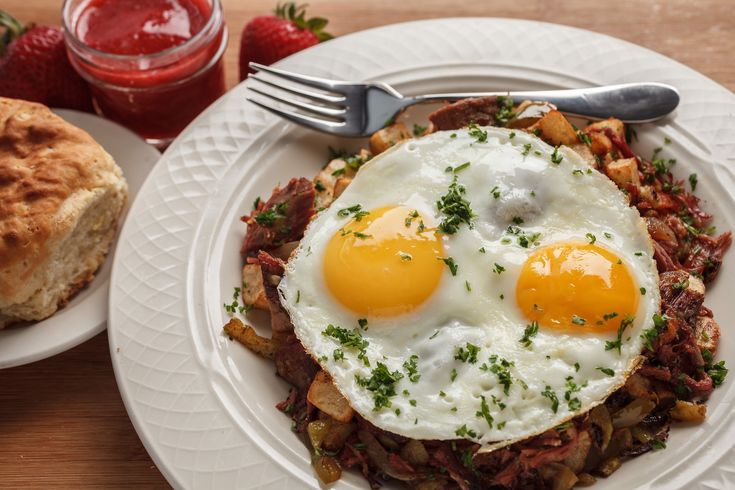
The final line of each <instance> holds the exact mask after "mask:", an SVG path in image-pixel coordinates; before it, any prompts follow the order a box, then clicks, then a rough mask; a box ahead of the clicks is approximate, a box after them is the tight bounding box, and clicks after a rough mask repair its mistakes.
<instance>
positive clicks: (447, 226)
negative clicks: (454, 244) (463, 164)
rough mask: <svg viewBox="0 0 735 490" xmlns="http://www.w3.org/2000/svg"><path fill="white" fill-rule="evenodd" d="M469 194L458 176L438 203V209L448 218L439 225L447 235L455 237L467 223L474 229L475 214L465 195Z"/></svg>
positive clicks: (441, 230)
mask: <svg viewBox="0 0 735 490" xmlns="http://www.w3.org/2000/svg"><path fill="white" fill-rule="evenodd" d="M466 192H467V190H466V189H465V187H464V186H463V185H461V184H459V183H458V182H457V176H456V175H455V176H454V179H453V180H452V183H451V184H449V190H448V191H447V193H446V194H445V195H443V196H442V197H441V199H440V200H439V201H437V203H436V207H437V208H438V209H439V211H441V213H442V214H443V215H444V216H446V218H444V220H443V221H442V222H441V223H439V231H440V232H442V233H445V234H447V235H453V234H455V233H457V231H458V230H459V225H461V224H462V223H466V224H467V226H469V227H470V228H472V219H473V218H474V217H475V213H474V212H473V211H472V208H471V207H470V202H469V201H468V200H466V199H465V198H464V197H462V196H464V194H465V193H466Z"/></svg>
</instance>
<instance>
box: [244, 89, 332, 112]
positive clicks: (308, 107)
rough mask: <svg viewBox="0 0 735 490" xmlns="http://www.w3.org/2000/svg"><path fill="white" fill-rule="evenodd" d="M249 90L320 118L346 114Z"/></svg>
mask: <svg viewBox="0 0 735 490" xmlns="http://www.w3.org/2000/svg"><path fill="white" fill-rule="evenodd" d="M248 90H250V91H251V92H255V93H256V94H258V95H260V96H263V97H266V98H268V99H272V100H275V101H276V102H281V103H283V104H288V105H290V106H293V107H297V108H299V109H303V110H305V111H309V112H313V113H315V114H318V115H320V116H328V117H334V118H337V117H339V116H341V115H343V114H344V113H345V110H344V109H332V108H330V107H326V106H322V105H315V104H308V103H306V102H300V101H298V100H289V99H284V98H282V97H278V96H276V95H273V94H269V93H266V92H263V91H262V90H258V89H257V88H255V87H248Z"/></svg>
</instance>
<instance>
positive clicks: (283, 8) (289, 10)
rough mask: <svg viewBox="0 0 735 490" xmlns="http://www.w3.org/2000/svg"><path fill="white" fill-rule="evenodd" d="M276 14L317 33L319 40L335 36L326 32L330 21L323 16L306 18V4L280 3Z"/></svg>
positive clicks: (299, 26)
mask: <svg viewBox="0 0 735 490" xmlns="http://www.w3.org/2000/svg"><path fill="white" fill-rule="evenodd" d="M275 14H276V15H277V16H278V17H280V18H282V19H285V20H288V21H291V22H293V23H294V25H295V26H296V27H298V28H299V29H306V30H308V31H311V32H313V33H314V35H316V37H317V39H319V41H320V42H321V41H327V40H329V39H332V38H333V37H334V36H332V35H331V34H329V33H327V32H324V31H323V29H324V28H325V27H326V26H327V23H328V22H329V21H328V20H327V19H325V18H323V17H314V18H312V19H307V18H306V4H304V5H296V4H295V3H293V2H287V3H284V4H280V3H279V4H278V6H276V10H275Z"/></svg>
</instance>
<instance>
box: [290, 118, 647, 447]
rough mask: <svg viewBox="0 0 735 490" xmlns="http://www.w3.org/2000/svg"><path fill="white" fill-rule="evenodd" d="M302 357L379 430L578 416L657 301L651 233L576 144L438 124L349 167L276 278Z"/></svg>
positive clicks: (616, 368) (524, 431)
mask: <svg viewBox="0 0 735 490" xmlns="http://www.w3.org/2000/svg"><path fill="white" fill-rule="evenodd" d="M279 292H280V295H281V299H282V303H283V304H284V306H285V308H286V309H287V310H288V312H289V314H290V316H291V319H292V321H293V324H294V328H295V332H296V335H297V336H298V338H299V339H300V341H301V342H302V344H303V345H304V347H305V348H306V350H307V351H308V352H309V353H310V354H311V355H312V356H313V357H314V358H315V359H316V360H317V361H318V362H319V364H320V365H321V366H322V367H323V368H324V369H325V370H327V371H328V372H329V374H330V375H331V376H332V378H333V380H334V383H335V385H336V386H337V388H338V389H339V390H340V391H341V392H342V394H343V395H344V396H345V397H346V398H347V399H348V401H349V403H350V405H351V406H352V407H353V408H354V409H355V410H356V411H357V412H358V413H359V414H360V415H361V416H362V417H364V418H365V419H366V420H368V421H369V422H371V423H373V424H374V425H376V426H378V427H380V428H382V429H384V430H388V431H391V432H394V433H397V434H400V435H403V436H407V437H412V438H416V439H443V440H446V439H456V438H466V439H472V440H474V441H476V442H479V443H481V444H491V443H497V442H499V441H511V440H518V439H522V438H526V437H529V436H532V435H535V434H539V433H541V432H543V431H544V430H546V429H548V428H551V427H554V426H557V425H559V424H561V423H563V422H564V421H566V420H568V419H569V418H571V417H573V416H575V415H577V414H580V413H583V412H584V411H587V410H589V409H590V408H592V407H594V406H595V405H597V404H599V403H601V402H602V401H604V399H605V398H606V397H607V396H608V395H609V394H610V393H612V392H613V391H614V390H615V389H617V388H619V387H620V386H622V385H623V384H624V383H625V380H626V378H627V376H629V375H630V373H631V372H632V370H634V369H635V368H636V366H637V365H638V364H639V363H640V361H641V355H640V354H641V351H642V349H643V339H642V338H641V333H642V331H643V330H644V329H646V328H650V327H651V326H652V316H653V315H654V314H655V313H656V312H657V311H658V309H659V303H660V299H659V296H658V274H657V271H656V267H655V263H654V260H653V250H652V246H651V241H650V238H649V236H648V234H647V231H646V227H645V225H644V223H643V221H642V219H641V217H640V215H639V214H638V211H637V210H636V209H635V208H632V207H630V206H629V205H628V201H627V197H626V196H625V194H624V193H623V192H621V191H620V190H619V189H618V188H617V187H616V186H615V185H614V184H613V183H612V182H611V181H610V180H609V179H608V178H607V177H605V176H604V175H603V174H601V173H599V172H597V171H596V170H594V169H592V168H590V167H589V165H588V164H587V163H585V161H584V160H583V159H582V158H581V157H579V156H578V155H577V154H576V153H574V152H573V151H572V150H570V149H566V148H554V147H551V146H549V145H547V144H546V143H544V142H543V141H541V140H540V139H538V138H536V137H535V136H533V135H529V134H526V133H523V132H520V131H518V132H514V131H509V130H506V129H500V128H491V127H487V128H478V127H473V128H471V129H463V130H458V131H443V132H437V133H433V134H431V135H428V136H426V137H423V138H421V139H418V140H409V141H407V142H403V143H401V144H398V145H396V146H395V147H393V148H391V149H390V150H388V151H386V152H385V153H383V154H381V155H379V156H377V157H376V158H374V159H373V160H371V161H370V162H368V163H367V164H365V165H364V166H363V167H362V169H361V170H360V171H359V173H358V175H357V176H356V178H355V179H354V181H353V182H352V183H351V184H350V186H349V187H348V188H347V189H346V190H345V191H344V193H343V194H342V195H341V196H340V197H339V198H338V199H337V200H335V202H334V203H333V204H332V205H331V207H329V208H328V209H325V210H323V211H321V212H320V213H319V214H318V216H317V217H316V218H315V219H314V220H313V221H312V223H311V224H310V225H309V227H308V229H307V231H306V233H305V236H304V238H303V240H302V241H301V243H300V245H299V247H298V249H297V251H296V253H295V254H294V255H293V256H292V258H291V260H289V262H288V265H287V270H286V274H285V276H284V278H283V279H282V281H281V283H280V285H279Z"/></svg>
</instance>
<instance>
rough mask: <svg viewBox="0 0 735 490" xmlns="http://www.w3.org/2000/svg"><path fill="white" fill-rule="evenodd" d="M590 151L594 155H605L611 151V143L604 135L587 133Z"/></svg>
mask: <svg viewBox="0 0 735 490" xmlns="http://www.w3.org/2000/svg"><path fill="white" fill-rule="evenodd" d="M588 135H589V137H590V149H591V150H592V153H594V154H595V155H607V154H608V153H610V152H611V151H612V150H613V144H612V141H610V138H608V137H607V136H605V134H604V133H597V132H595V133H588Z"/></svg>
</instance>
